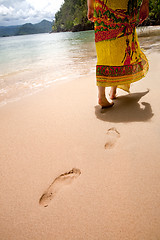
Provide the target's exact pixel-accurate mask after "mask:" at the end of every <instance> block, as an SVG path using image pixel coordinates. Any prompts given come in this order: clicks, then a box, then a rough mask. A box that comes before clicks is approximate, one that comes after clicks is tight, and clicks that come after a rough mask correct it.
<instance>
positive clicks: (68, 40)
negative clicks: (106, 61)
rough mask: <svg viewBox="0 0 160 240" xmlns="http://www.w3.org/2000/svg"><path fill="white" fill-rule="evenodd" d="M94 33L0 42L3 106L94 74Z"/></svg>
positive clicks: (14, 38)
mask: <svg viewBox="0 0 160 240" xmlns="http://www.w3.org/2000/svg"><path fill="white" fill-rule="evenodd" d="M95 64H96V52H95V44H94V32H93V31H86V32H77V33H72V32H65V33H52V34H46V33H45V34H36V35H25V36H14V37H4V38H0V104H1V105H2V104H4V103H7V102H8V101H13V100H17V99H19V98H21V97H23V96H26V95H28V94H33V93H34V92H36V91H39V90H42V89H44V88H46V87H48V86H50V85H51V84H54V83H55V82H56V81H62V80H63V81H64V80H71V79H76V78H79V77H81V76H84V75H88V74H90V73H91V72H94V71H95Z"/></svg>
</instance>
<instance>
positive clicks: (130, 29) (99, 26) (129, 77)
mask: <svg viewBox="0 0 160 240" xmlns="http://www.w3.org/2000/svg"><path fill="white" fill-rule="evenodd" d="M131 2H132V4H130V3H131ZM137 11H138V10H137V3H136V1H135V0H95V10H94V28H95V42H96V51H97V66H96V79H97V86H103V87H109V86H117V87H119V88H122V89H123V90H126V91H128V92H129V88H130V84H131V83H132V82H135V81H138V80H140V79H141V78H143V77H144V76H145V75H146V73H147V71H148V68H149V65H148V61H147V58H146V56H145V55H144V53H143V52H142V51H141V50H140V46H139V42H138V38H137V33H136V21H137Z"/></svg>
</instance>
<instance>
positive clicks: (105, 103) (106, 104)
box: [98, 97, 114, 108]
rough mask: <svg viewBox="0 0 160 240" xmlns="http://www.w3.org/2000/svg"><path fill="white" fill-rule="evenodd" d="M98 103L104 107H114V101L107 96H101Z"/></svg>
mask: <svg viewBox="0 0 160 240" xmlns="http://www.w3.org/2000/svg"><path fill="white" fill-rule="evenodd" d="M98 103H99V105H100V106H101V107H102V108H109V107H112V106H113V105H114V103H113V102H112V103H110V102H108V100H107V98H105V97H103V98H99V101H98Z"/></svg>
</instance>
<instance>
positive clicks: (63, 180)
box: [39, 168, 81, 207]
mask: <svg viewBox="0 0 160 240" xmlns="http://www.w3.org/2000/svg"><path fill="white" fill-rule="evenodd" d="M80 174H81V171H80V170H79V169H77V168H73V169H72V170H71V171H69V172H66V173H63V174H61V175H60V176H59V177H57V178H55V180H54V181H53V183H52V184H51V185H50V186H49V188H48V189H47V190H46V191H45V192H44V193H43V195H42V196H41V198H40V200H39V204H40V205H42V206H43V207H48V204H49V203H50V201H51V200H52V199H53V198H54V196H55V195H56V194H57V192H58V191H59V190H60V189H61V188H62V187H64V186H65V185H68V184H70V183H72V181H73V180H74V179H75V178H77V177H79V175H80Z"/></svg>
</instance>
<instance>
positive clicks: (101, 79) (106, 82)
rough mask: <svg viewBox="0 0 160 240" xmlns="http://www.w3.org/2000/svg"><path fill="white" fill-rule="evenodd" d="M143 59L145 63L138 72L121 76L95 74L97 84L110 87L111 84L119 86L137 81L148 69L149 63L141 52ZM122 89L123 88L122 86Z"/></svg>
mask: <svg viewBox="0 0 160 240" xmlns="http://www.w3.org/2000/svg"><path fill="white" fill-rule="evenodd" d="M143 59H144V60H145V61H146V64H145V66H144V69H143V70H142V71H140V72H138V73H137V74H135V75H130V76H127V75H125V76H121V77H115V78H114V77H107V76H96V80H97V86H101V87H112V86H117V87H119V88H121V85H126V84H131V83H134V82H137V81H139V80H141V79H142V78H144V77H145V76H146V74H147V72H148V70H149V64H148V60H147V58H146V57H145V55H144V54H143ZM122 89H123V88H122Z"/></svg>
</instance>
